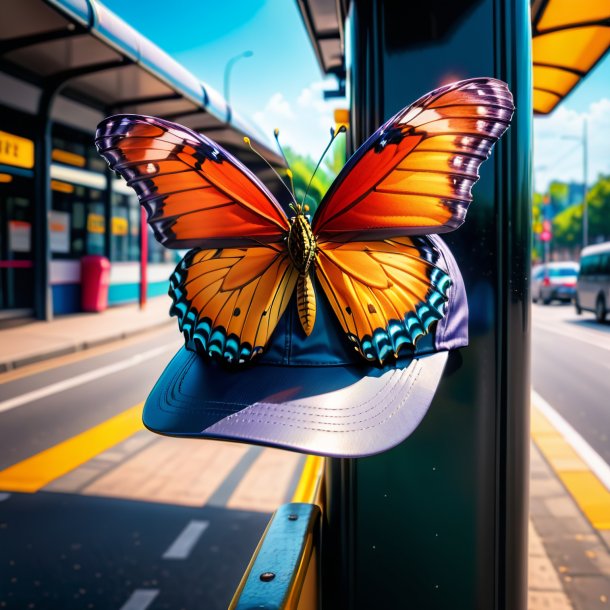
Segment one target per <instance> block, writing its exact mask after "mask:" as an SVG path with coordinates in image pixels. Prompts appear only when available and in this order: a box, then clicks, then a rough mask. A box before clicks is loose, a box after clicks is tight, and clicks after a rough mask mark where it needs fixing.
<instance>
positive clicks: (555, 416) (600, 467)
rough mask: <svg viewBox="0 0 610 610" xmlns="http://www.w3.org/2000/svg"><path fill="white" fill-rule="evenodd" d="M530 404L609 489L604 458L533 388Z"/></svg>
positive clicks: (607, 471)
mask: <svg viewBox="0 0 610 610" xmlns="http://www.w3.org/2000/svg"><path fill="white" fill-rule="evenodd" d="M532 404H533V405H535V406H536V407H537V408H538V409H539V410H540V411H541V412H542V414H543V415H544V416H545V417H546V418H547V419H548V420H549V421H550V422H551V423H552V424H553V425H554V426H555V428H557V430H558V431H559V432H560V433H561V434H562V435H563V437H564V438H565V439H566V441H568V443H569V444H570V445H571V446H572V449H574V451H576V453H577V454H578V455H579V456H580V457H581V458H582V460H583V461H584V462H585V464H587V466H589V468H590V469H591V470H592V471H593V473H594V474H595V475H596V476H597V478H598V479H599V480H600V481H601V482H602V483H603V484H604V485H605V486H606V489H608V491H610V466H608V464H607V463H606V462H605V461H604V458H602V456H601V455H599V453H597V451H595V449H593V447H591V445H589V443H587V441H586V440H585V439H584V438H583V437H582V436H581V435H580V434H579V433H578V432H576V430H574V428H572V426H571V425H570V424H569V423H568V422H567V421H566V420H565V419H564V418H563V417H562V416H561V415H559V413H557V411H555V409H554V408H553V407H552V406H551V405H550V404H549V403H548V402H547V401H546V400H544V398H542V396H540V394H538V393H537V392H536V391H535V390H532Z"/></svg>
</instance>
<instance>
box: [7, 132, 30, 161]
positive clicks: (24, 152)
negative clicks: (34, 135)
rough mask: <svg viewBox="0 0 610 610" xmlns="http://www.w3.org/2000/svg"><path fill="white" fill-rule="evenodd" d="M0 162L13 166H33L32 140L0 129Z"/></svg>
mask: <svg viewBox="0 0 610 610" xmlns="http://www.w3.org/2000/svg"><path fill="white" fill-rule="evenodd" d="M0 163H4V164H5V165H12V166H14V167H25V168H26V169H32V167H34V142H32V140H28V139H27V138H22V137H20V136H16V135H13V134H12V133H7V132H6V131H0Z"/></svg>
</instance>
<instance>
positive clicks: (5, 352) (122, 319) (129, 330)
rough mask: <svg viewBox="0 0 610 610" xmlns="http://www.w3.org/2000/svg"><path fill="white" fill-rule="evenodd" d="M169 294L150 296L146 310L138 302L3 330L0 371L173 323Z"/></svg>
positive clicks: (0, 331) (0, 341) (1, 334)
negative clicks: (99, 311) (141, 308)
mask: <svg viewBox="0 0 610 610" xmlns="http://www.w3.org/2000/svg"><path fill="white" fill-rule="evenodd" d="M170 304H171V300H170V299H169V297H167V296H161V297H155V298H153V299H149V301H148V303H147V304H146V307H145V309H144V310H140V309H139V306H138V305H137V304H130V305H121V306H117V307H111V308H109V309H107V310H106V311H104V312H102V313H80V314H75V315H69V316H59V317H57V318H56V319H55V320H53V321H52V322H38V321H33V322H29V323H24V324H21V325H19V326H13V327H10V328H5V329H0V372H3V371H8V370H11V369H14V368H17V367H20V366H25V365H27V364H31V363H33V362H38V361H40V360H45V359H47V358H54V357H56V356H63V355H65V354H70V353H72V352H76V351H80V350H84V349H88V348H90V347H95V346H97V345H100V344H102V343H108V342H110V341H115V340H117V339H124V338H126V337H129V336H131V335H135V334H138V333H141V332H145V331H147V330H150V329H153V328H156V327H160V326H163V325H165V324H172V323H173V324H174V325H175V326H177V325H176V321H175V319H173V318H170V316H169V314H168V311H169V307H170Z"/></svg>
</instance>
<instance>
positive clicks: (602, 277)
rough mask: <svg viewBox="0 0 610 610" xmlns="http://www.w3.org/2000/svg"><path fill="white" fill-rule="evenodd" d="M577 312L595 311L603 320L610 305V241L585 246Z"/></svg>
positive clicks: (576, 298)
mask: <svg viewBox="0 0 610 610" xmlns="http://www.w3.org/2000/svg"><path fill="white" fill-rule="evenodd" d="M574 304H575V305H576V313H577V314H580V313H581V312H582V311H583V310H586V311H593V312H595V319H596V320H597V321H598V322H603V321H604V320H605V319H606V315H607V313H608V311H609V309H608V308H609V307H610V242H605V243H603V244H596V245H595V246H588V247H587V248H583V250H582V252H581V253H580V272H579V274H578V280H577V282H576V297H575V299H574Z"/></svg>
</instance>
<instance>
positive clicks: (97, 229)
mask: <svg viewBox="0 0 610 610" xmlns="http://www.w3.org/2000/svg"><path fill="white" fill-rule="evenodd" d="M104 230H105V223H104V217H103V216H102V215H101V214H88V215H87V231H88V232H89V233H97V234H100V233H103V232H104Z"/></svg>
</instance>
